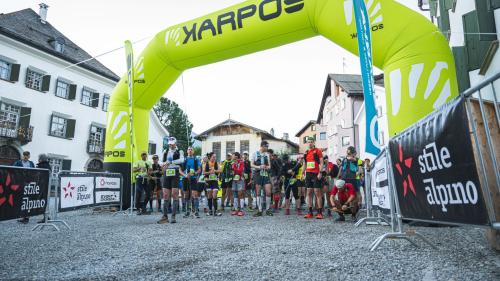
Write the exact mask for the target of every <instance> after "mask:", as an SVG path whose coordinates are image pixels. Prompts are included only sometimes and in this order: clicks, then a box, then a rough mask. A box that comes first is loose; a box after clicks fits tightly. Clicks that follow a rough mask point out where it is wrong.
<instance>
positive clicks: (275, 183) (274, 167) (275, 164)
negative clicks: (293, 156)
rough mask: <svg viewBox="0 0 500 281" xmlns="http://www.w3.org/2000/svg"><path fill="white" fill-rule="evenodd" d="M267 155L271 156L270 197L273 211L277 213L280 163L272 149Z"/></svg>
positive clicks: (279, 197) (279, 191)
mask: <svg viewBox="0 0 500 281" xmlns="http://www.w3.org/2000/svg"><path fill="white" fill-rule="evenodd" d="M269 154H270V155H271V185H272V196H273V209H274V212H275V213H277V212H278V211H279V203H280V201H281V180H280V176H281V165H282V162H281V160H280V159H279V158H278V155H276V154H275V153H274V151H273V150H272V149H269Z"/></svg>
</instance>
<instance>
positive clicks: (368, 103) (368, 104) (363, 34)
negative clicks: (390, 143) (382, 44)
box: [353, 0, 380, 155]
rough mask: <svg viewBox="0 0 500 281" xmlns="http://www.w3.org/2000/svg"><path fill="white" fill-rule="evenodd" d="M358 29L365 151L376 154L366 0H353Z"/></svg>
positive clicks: (375, 116)
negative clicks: (364, 119) (363, 100)
mask: <svg viewBox="0 0 500 281" xmlns="http://www.w3.org/2000/svg"><path fill="white" fill-rule="evenodd" d="M353 6H354V17H355V18H356V31H357V33H358V36H357V37H358V49H359V58H360V63H361V76H362V77H363V93H364V98H365V113H366V128H365V132H366V137H365V138H366V141H365V143H366V145H365V151H366V152H367V153H371V154H374V155H377V154H379V152H380V144H379V142H378V122H377V110H376V109H375V99H374V95H375V85H374V81H373V61H372V42H371V33H370V31H371V27H370V18H369V17H368V11H367V9H366V4H365V1H364V0H353Z"/></svg>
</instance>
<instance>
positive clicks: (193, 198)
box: [183, 147, 201, 218]
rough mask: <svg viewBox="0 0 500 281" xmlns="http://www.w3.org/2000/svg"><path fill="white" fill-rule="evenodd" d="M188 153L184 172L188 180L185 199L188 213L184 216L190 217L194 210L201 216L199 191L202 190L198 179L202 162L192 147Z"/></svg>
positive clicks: (196, 214)
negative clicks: (199, 211)
mask: <svg viewBox="0 0 500 281" xmlns="http://www.w3.org/2000/svg"><path fill="white" fill-rule="evenodd" d="M187 154H188V155H187V157H186V160H184V164H183V170H184V174H185V175H186V180H185V181H184V183H185V184H184V199H185V202H187V203H186V204H187V205H186V214H185V215H184V217H186V218H188V217H189V216H190V215H191V212H193V213H194V215H195V217H196V218H199V217H200V215H199V213H198V208H199V204H200V203H199V193H200V192H201V190H199V187H198V180H197V179H198V176H199V174H200V172H201V164H200V160H198V158H196V156H194V150H193V148H192V147H188V149H187Z"/></svg>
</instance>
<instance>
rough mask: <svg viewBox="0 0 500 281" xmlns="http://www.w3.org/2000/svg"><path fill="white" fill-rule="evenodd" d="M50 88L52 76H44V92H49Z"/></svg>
mask: <svg viewBox="0 0 500 281" xmlns="http://www.w3.org/2000/svg"><path fill="white" fill-rule="evenodd" d="M49 88H50V75H45V76H43V79H42V92H47V91H48V90H49Z"/></svg>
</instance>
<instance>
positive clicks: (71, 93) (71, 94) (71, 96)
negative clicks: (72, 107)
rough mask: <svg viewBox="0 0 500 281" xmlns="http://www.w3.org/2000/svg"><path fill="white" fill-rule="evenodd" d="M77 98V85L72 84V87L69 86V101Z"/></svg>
mask: <svg viewBox="0 0 500 281" xmlns="http://www.w3.org/2000/svg"><path fill="white" fill-rule="evenodd" d="M75 98H76V85H75V84H71V85H69V95H68V99H69V100H75Z"/></svg>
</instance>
